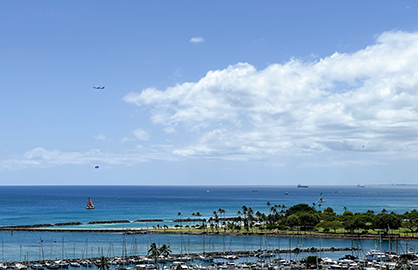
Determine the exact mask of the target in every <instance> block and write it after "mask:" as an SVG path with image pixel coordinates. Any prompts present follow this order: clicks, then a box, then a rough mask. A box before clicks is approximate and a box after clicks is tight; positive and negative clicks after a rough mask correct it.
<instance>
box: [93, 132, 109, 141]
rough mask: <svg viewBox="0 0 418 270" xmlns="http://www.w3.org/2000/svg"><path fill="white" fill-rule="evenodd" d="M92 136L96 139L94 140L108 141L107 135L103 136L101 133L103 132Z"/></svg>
mask: <svg viewBox="0 0 418 270" xmlns="http://www.w3.org/2000/svg"><path fill="white" fill-rule="evenodd" d="M94 138H95V139H96V140H99V141H104V142H105V141H108V139H107V137H106V136H105V135H103V134H98V135H95V136H94Z"/></svg>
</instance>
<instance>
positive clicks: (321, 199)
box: [318, 192, 325, 203]
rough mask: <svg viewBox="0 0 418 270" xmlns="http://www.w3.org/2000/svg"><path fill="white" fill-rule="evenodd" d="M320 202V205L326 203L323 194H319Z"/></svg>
mask: <svg viewBox="0 0 418 270" xmlns="http://www.w3.org/2000/svg"><path fill="white" fill-rule="evenodd" d="M318 202H319V203H322V202H325V200H324V196H323V195H322V192H321V194H319V199H318Z"/></svg>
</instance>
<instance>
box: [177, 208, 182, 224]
mask: <svg viewBox="0 0 418 270" xmlns="http://www.w3.org/2000/svg"><path fill="white" fill-rule="evenodd" d="M177 216H178V217H180V227H182V226H181V212H178V213H177Z"/></svg>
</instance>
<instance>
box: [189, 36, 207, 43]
mask: <svg viewBox="0 0 418 270" xmlns="http://www.w3.org/2000/svg"><path fill="white" fill-rule="evenodd" d="M204 41H205V40H204V39H203V38H202V37H192V38H191V39H190V42H191V43H202V42H204Z"/></svg>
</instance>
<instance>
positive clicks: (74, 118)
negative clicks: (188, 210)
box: [0, 0, 418, 186]
mask: <svg viewBox="0 0 418 270" xmlns="http://www.w3.org/2000/svg"><path fill="white" fill-rule="evenodd" d="M416 14H418V3H417V2H416V1H360V0H358V1H327V0H325V1H311V0H309V1H299V0H296V1H247V0H243V1H237V0H231V1H218V0H214V1H158V0H157V1H133V0H132V1H131V0H126V1H108V0H100V1H99V0H91V1H81V0H72V1H68V0H63V1H29V0H26V1H14V0H13V1H12V0H5V1H1V2H0V37H1V42H0V94H1V96H0V124H1V132H0V185H252V186H256V185H257V186H259V185H297V184H307V185H357V184H365V185H373V184H392V183H394V184H418V182H417V181H416V175H417V174H416V171H415V169H416V168H417V167H418V166H417V165H418V19H417V16H416ZM96 86H97V87H99V86H100V87H101V86H104V87H105V88H104V89H95V88H94V87H96ZM96 166H99V168H95V167H96Z"/></svg>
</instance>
